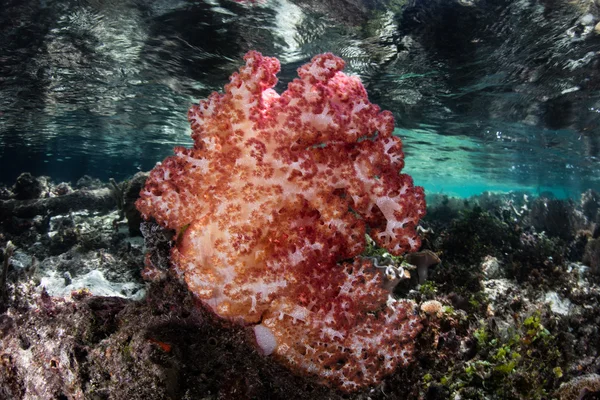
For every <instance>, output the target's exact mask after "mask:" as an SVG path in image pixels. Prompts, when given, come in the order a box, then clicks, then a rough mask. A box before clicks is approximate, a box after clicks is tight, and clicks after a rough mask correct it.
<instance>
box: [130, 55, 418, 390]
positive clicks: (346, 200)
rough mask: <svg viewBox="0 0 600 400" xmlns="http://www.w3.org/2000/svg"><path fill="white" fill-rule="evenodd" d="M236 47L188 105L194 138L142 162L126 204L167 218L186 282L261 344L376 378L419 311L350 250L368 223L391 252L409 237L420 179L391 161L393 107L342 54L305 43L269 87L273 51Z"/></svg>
mask: <svg viewBox="0 0 600 400" xmlns="http://www.w3.org/2000/svg"><path fill="white" fill-rule="evenodd" d="M245 60H246V65H245V66H243V67H242V68H240V71H239V73H235V74H233V75H232V77H231V79H230V83H229V84H228V85H226V86H225V93H224V94H218V93H213V94H212V95H211V96H210V97H209V98H208V99H207V100H205V101H201V102H200V103H199V104H198V105H197V106H193V107H192V108H191V109H190V111H189V114H188V118H189V121H190V123H191V126H192V131H193V133H192V138H193V140H194V146H193V148H191V149H186V148H181V147H178V148H176V149H175V155H174V156H171V157H169V158H167V159H166V160H164V162H162V163H161V164H159V165H157V166H156V167H155V168H154V169H153V170H152V172H151V173H150V177H149V178H148V180H147V182H146V186H145V188H144V189H143V190H142V192H141V198H140V199H139V200H138V202H137V206H138V208H139V210H140V211H141V212H142V214H143V216H144V217H145V218H149V217H154V218H155V219H156V220H157V221H158V222H159V223H161V224H163V225H164V226H166V227H168V228H170V229H174V230H176V231H177V241H176V246H174V248H173V251H172V261H173V264H174V266H175V268H176V270H177V271H178V272H180V273H181V274H182V275H183V277H184V278H185V281H186V283H187V285H188V287H189V289H190V290H191V291H192V292H193V293H194V294H195V295H196V296H197V297H198V298H199V299H200V300H201V301H202V302H203V303H204V304H205V305H206V306H208V307H210V308H211V309H212V310H213V311H214V312H215V313H216V314H217V315H219V316H221V317H224V318H229V319H232V320H235V321H238V322H241V323H244V324H255V327H254V330H255V333H256V336H257V342H258V344H259V346H260V347H261V348H262V349H263V351H264V352H265V353H270V352H273V353H274V354H275V355H276V356H277V357H278V358H279V359H281V360H282V361H283V362H284V363H287V364H288V365H289V366H291V367H292V368H295V369H297V370H301V371H304V372H307V373H310V374H315V375H318V376H320V377H321V378H322V379H323V380H324V381H326V382H328V383H332V384H336V385H339V386H341V387H343V388H344V389H346V390H354V389H356V388H359V387H362V386H365V385H369V384H373V383H376V382H378V381H379V380H380V379H381V378H382V377H383V375H385V374H387V373H389V372H391V371H392V370H393V369H394V368H395V366H396V365H397V364H406V363H408V361H409V359H410V356H411V352H412V351H411V350H412V346H413V344H412V341H413V340H412V339H413V338H414V336H415V335H416V334H417V333H418V331H419V329H420V323H419V319H418V317H417V316H416V315H415V313H414V310H413V308H414V307H413V303H412V302H409V301H395V300H392V299H391V298H390V297H389V293H388V291H386V290H385V289H383V288H382V277H381V274H380V273H378V271H377V270H376V268H374V267H373V266H372V265H371V263H370V262H368V261H364V260H361V259H360V258H359V257H357V256H359V255H360V253H361V252H362V251H363V250H364V246H365V233H366V232H367V231H368V233H369V234H370V235H371V236H372V237H373V238H374V240H375V241H376V242H377V243H378V244H379V245H380V246H382V247H385V248H387V249H388V250H389V251H390V252H391V253H392V254H396V255H397V254H402V253H404V252H406V251H411V250H416V249H417V248H418V247H419V245H420V241H419V238H418V236H417V234H416V232H415V228H416V225H417V223H418V221H419V219H420V218H421V217H422V216H423V215H424V213H425V200H424V194H423V189H422V188H421V187H414V186H413V182H412V179H411V178H410V177H409V176H408V175H405V174H401V173H400V170H401V169H402V168H403V166H404V161H403V159H404V155H403V152H402V143H401V141H400V139H399V138H397V137H395V136H392V131H393V128H394V119H393V116H392V114H391V113H390V112H388V111H381V110H380V109H379V107H378V106H376V105H373V104H371V103H370V102H369V101H368V98H367V93H366V90H365V88H364V87H363V85H362V83H361V82H360V80H359V79H358V78H356V77H352V76H348V75H346V74H344V73H343V72H341V70H342V69H343V67H344V62H343V61H342V60H341V59H340V58H338V57H335V56H334V55H332V54H323V55H319V56H316V57H315V58H313V60H312V61H311V62H310V63H309V64H306V65H304V66H302V67H301V68H299V69H298V74H299V78H297V79H295V80H294V81H292V82H291V83H290V84H289V85H288V89H287V90H286V91H285V92H283V93H282V94H281V95H279V94H277V93H276V92H275V91H274V90H273V89H272V87H273V86H274V85H275V84H276V82H277V78H276V76H275V74H276V73H277V72H279V62H278V60H277V59H275V58H269V57H263V56H262V55H261V54H260V53H257V52H249V53H248V54H247V55H246V56H245ZM355 257H356V259H355V260H354V261H348V260H351V259H353V258H355Z"/></svg>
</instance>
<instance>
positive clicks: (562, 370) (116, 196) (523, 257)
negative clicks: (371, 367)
mask: <svg viewBox="0 0 600 400" xmlns="http://www.w3.org/2000/svg"><path fill="white" fill-rule="evenodd" d="M144 179H145V175H144V174H138V175H136V176H134V177H133V178H132V179H130V180H128V181H125V182H121V183H117V182H114V181H113V182H100V181H97V180H94V179H91V178H83V179H81V180H80V181H79V182H77V183H75V184H66V183H60V184H54V183H53V182H52V181H51V179H50V178H47V177H33V176H31V175H29V174H23V175H21V176H20V177H19V179H18V180H17V182H16V183H15V184H14V185H13V186H11V187H4V188H0V248H1V249H2V253H1V254H0V256H1V257H0V261H1V262H2V275H1V279H0V284H1V286H0V295H1V299H2V302H1V303H0V307H1V310H0V311H1V314H0V398H7V399H94V400H96V399H98V400H99V399H132V400H134V399H146V400H153V399H266V398H269V399H283V398H285V399H306V398H313V399H342V398H352V399H407V398H413V399H418V398H421V399H546V398H559V399H592V398H597V396H598V395H599V394H598V391H600V375H599V374H600V358H599V349H600V339H599V338H600V332H599V329H600V310H599V309H598V304H599V302H600V211H599V210H600V195H599V194H598V193H595V192H593V191H588V192H585V193H583V194H582V195H581V197H580V198H578V199H573V200H558V199H555V198H553V197H552V196H551V195H547V194H543V193H542V194H537V195H535V196H534V195H531V194H526V193H509V194H487V193H486V194H482V195H480V196H476V197H473V198H469V199H457V198H451V197H447V196H443V195H429V197H428V204H429V206H428V215H427V216H426V218H425V219H424V220H423V221H422V223H421V228H420V231H421V235H422V237H423V248H422V250H421V253H418V254H417V255H412V256H410V257H406V258H405V259H402V258H395V257H390V256H389V255H387V254H386V253H385V252H384V251H382V249H377V248H376V247H374V246H369V248H368V249H367V251H366V253H365V256H367V257H371V258H372V259H374V260H376V262H377V264H378V265H382V264H385V263H388V264H394V265H396V266H404V267H405V268H404V267H403V268H404V270H406V271H410V273H407V274H406V276H404V277H403V278H405V279H402V280H401V281H400V282H399V283H398V282H396V287H395V289H394V290H395V295H397V296H398V297H404V298H411V299H413V300H415V301H417V302H418V303H419V306H420V312H421V316H422V318H423V321H424V326H425V327H424V329H423V330H422V332H421V334H420V335H419V336H418V337H417V338H416V341H417V343H416V348H417V351H416V355H415V360H414V362H413V364H412V365H410V366H409V367H407V368H401V369H398V370H397V371H396V372H395V373H394V374H392V375H391V376H389V377H388V378H386V379H385V380H384V382H382V383H381V384H380V385H378V386H376V387H373V388H369V389H367V390H364V391H363V392H358V393H353V394H344V393H339V392H337V391H335V390H333V389H330V388H328V387H325V386H321V385H319V384H318V383H316V382H315V381H313V380H312V379H311V378H307V377H303V376H298V375H295V374H294V373H293V372H291V371H289V370H288V369H286V368H284V367H282V366H280V365H279V364H278V363H277V362H275V361H274V360H272V359H271V358H269V357H264V356H262V355H260V353H259V352H258V351H257V350H256V347H255V346H253V344H252V341H253V335H252V334H251V333H250V332H249V331H248V330H247V329H244V328H242V327H239V326H237V325H235V324H232V323H228V322H226V321H222V320H217V319H215V318H214V317H213V316H212V315H211V314H210V313H209V312H207V311H205V310H204V309H203V308H202V307H201V306H200V305H198V304H197V303H196V302H195V301H194V299H193V297H192V296H191V295H190V294H189V293H188V292H187V290H186V288H185V285H184V284H182V283H181V282H180V281H179V280H178V277H176V276H172V274H171V273H170V272H169V269H168V251H169V246H170V241H169V240H170V237H171V236H170V234H169V233H168V232H164V231H162V230H161V229H160V228H158V227H157V226H155V225H152V224H151V223H143V224H142V225H141V230H140V218H139V214H137V213H136V212H135V207H133V203H134V201H135V198H136V196H137V192H139V188H140V187H141V185H142V184H143V181H144ZM140 232H143V233H144V235H145V240H144V238H142V236H140ZM145 257H148V259H149V260H150V261H151V264H152V265H153V266H155V267H158V270H157V269H155V270H154V274H148V273H145V274H144V277H142V271H143V269H144V260H145ZM407 263H410V264H414V268H412V267H411V266H410V265H409V264H407ZM408 275H412V276H410V277H409V276H408Z"/></svg>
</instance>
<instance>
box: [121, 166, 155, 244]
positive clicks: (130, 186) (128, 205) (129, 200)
mask: <svg viewBox="0 0 600 400" xmlns="http://www.w3.org/2000/svg"><path fill="white" fill-rule="evenodd" d="M148 175H149V174H148V173H147V172H138V173H137V174H135V175H134V176H133V178H131V180H130V181H128V182H127V184H126V185H125V189H124V190H123V211H124V213H125V217H126V218H127V225H128V226H129V234H130V235H131V236H140V235H141V234H142V232H141V231H140V224H141V223H142V215H141V214H140V212H139V211H138V209H137V208H136V206H135V202H136V201H137V199H138V198H139V197H140V190H142V188H143V187H144V184H145V183H146V179H148Z"/></svg>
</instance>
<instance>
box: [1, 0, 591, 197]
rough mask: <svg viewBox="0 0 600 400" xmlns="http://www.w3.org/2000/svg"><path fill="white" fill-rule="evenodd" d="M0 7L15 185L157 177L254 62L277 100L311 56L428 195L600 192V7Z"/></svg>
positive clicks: (268, 0)
mask: <svg viewBox="0 0 600 400" xmlns="http://www.w3.org/2000/svg"><path fill="white" fill-rule="evenodd" d="M3 3H4V4H3V6H2V12H1V13H0V43H2V46H0V182H3V183H8V184H10V183H12V182H14V179H15V178H16V177H17V176H18V175H19V174H20V173H21V172H24V171H28V172H31V173H33V174H34V175H42V174H44V175H50V176H51V177H52V178H53V179H54V180H57V181H61V180H64V181H74V180H77V179H78V178H79V177H81V176H82V175H84V174H88V175H91V176H94V177H98V178H101V179H103V180H106V179H108V178H109V177H114V178H116V179H123V178H126V177H128V176H131V175H133V174H134V173H135V172H137V171H139V170H148V169H150V168H151V167H152V166H153V165H154V164H155V163H156V162H157V161H159V160H162V159H163V158H164V157H165V156H166V155H168V154H170V153H171V152H172V147H173V146H175V145H189V144H190V143H191V140H190V138H189V133H190V130H189V127H188V123H187V121H186V111H187V109H188V107H189V106H190V105H191V104H192V103H194V102H197V101H198V99H201V98H204V97H206V96H207V95H208V94H209V93H210V92H211V91H213V90H220V89H221V88H222V86H223V84H224V83H226V82H227V78H228V76H229V75H230V74H231V73H232V72H233V71H235V70H236V69H237V68H238V67H239V66H240V65H241V63H242V60H241V58H242V56H243V54H244V53H245V52H247V51H248V50H251V49H256V50H259V51H261V52H262V53H263V54H265V55H270V56H276V57H278V58H279V59H280V60H281V62H282V72H281V74H280V76H279V79H280V82H279V84H278V89H279V90H280V91H281V90H282V89H283V88H285V85H286V84H287V82H289V81H290V80H291V79H293V77H294V76H295V69H296V68H297V67H298V66H299V65H301V64H303V63H305V62H307V61H308V60H309V59H310V58H311V57H312V56H313V55H315V54H318V53H321V52H327V51H329V52H333V53H335V54H337V55H339V56H341V57H343V58H344V59H345V60H346V62H347V67H346V71H347V72H350V73H353V74H357V75H359V76H360V77H361V78H362V80H363V82H364V84H365V86H366V87H367V90H368V92H369V95H370V99H371V101H373V102H374V103H377V104H379V105H380V106H381V107H382V108H384V109H388V110H391V111H392V112H393V113H394V115H395V117H396V126H397V131H396V132H397V134H398V135H400V136H401V137H402V138H403V139H404V145H405V150H406V154H407V157H406V170H405V171H406V172H408V173H410V174H411V175H412V176H413V177H414V179H415V182H416V183H417V184H419V185H422V186H425V188H426V190H427V191H429V192H442V193H448V194H455V195H459V196H468V195H471V194H477V193H481V192H483V191H486V190H492V191H509V190H528V191H531V192H533V193H541V192H546V191H550V192H552V193H554V194H555V195H556V196H558V197H574V196H578V195H579V193H581V192H582V191H584V190H586V189H589V188H594V189H596V190H600V172H599V171H600V158H599V157H600V138H599V136H600V68H599V65H600V55H599V54H600V34H598V33H595V31H594V28H595V26H596V24H597V23H598V21H599V19H600V11H599V7H598V6H597V5H595V4H594V3H590V2H583V1H581V2H580V3H578V2H571V3H569V4H562V3H563V2H551V1H532V2H531V1H521V0H512V1H511V0H504V1H498V0H494V1H492V0H490V1H486V0H479V1H474V2H467V1H464V0H463V1H441V0H440V1H434V0H427V1H418V0H412V1H401V0H373V1H359V0H329V1H324V2H323V1H307V0H298V1H288V0H264V1H261V0H255V1H242V0H238V1H225V0H223V1H217V0H210V1H209V0H206V1H198V2H186V1H164V0H163V1H143V2H142V1H131V0H130V1H112V0H107V1H100V0H89V1H39V0H38V1H33V0H26V1H22V0H12V1H10V0H9V1H4V2H3ZM556 3H560V4H556ZM599 31H600V28H599Z"/></svg>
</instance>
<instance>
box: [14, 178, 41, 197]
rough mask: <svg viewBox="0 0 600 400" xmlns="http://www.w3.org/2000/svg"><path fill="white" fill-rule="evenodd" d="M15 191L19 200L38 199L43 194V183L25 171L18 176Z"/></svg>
mask: <svg viewBox="0 0 600 400" xmlns="http://www.w3.org/2000/svg"><path fill="white" fill-rule="evenodd" d="M13 192H14V194H15V198H16V199H18V200H31V199H37V198H39V197H40V196H41V194H42V183H41V182H40V181H39V179H37V178H35V177H34V176H33V175H31V174H30V173H29V172H24V173H22V174H21V175H19V177H18V178H17V181H16V182H15V185H14V187H13Z"/></svg>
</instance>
